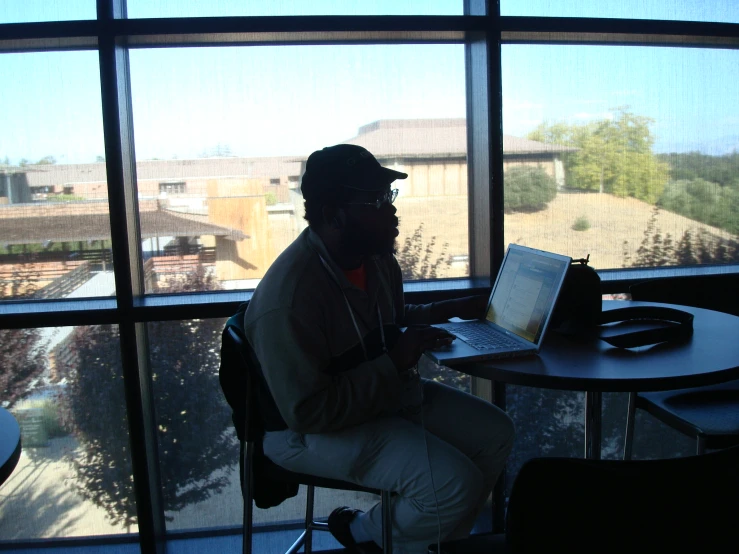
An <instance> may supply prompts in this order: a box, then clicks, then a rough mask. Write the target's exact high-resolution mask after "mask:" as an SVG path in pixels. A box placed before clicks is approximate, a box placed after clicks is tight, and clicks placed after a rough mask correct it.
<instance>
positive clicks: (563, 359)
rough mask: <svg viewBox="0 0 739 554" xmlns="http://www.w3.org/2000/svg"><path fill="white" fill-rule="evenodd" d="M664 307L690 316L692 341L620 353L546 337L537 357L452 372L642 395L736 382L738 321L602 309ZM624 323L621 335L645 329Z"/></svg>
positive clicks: (704, 313) (696, 311) (708, 313)
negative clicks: (660, 311) (666, 312)
mask: <svg viewBox="0 0 739 554" xmlns="http://www.w3.org/2000/svg"><path fill="white" fill-rule="evenodd" d="M628 306H666V307H670V308H676V309H680V310H683V311H686V312H690V313H692V314H693V315H694V320H693V337H692V338H691V339H690V340H688V341H687V342H683V343H662V344H657V345H653V346H649V347H646V346H645V347H640V348H638V349H630V350H625V349H620V348H616V347H614V346H611V345H610V344H608V343H606V342H604V341H602V340H599V339H597V338H592V339H575V338H572V337H567V336H564V335H560V334H558V333H554V332H549V333H548V335H547V336H546V338H545V340H544V344H543V346H542V348H541V351H540V352H539V354H538V355H536V356H527V357H524V358H506V359H501V360H490V361H485V362H471V363H467V364H461V365H458V366H454V369H456V370H458V371H462V372H464V373H467V374H469V375H474V376H476V377H483V378H486V379H491V380H494V381H501V382H504V383H510V384H514V385H525V386H531V387H539V388H547V389H559V390H578V391H591V392H647V391H657V390H675V389H682V388H690V387H698V386H704V385H713V384H716V383H722V382H725V381H730V380H733V379H739V317H736V316H732V315H729V314H725V313H722V312H715V311H712V310H704V309H701V308H693V307H689V306H677V305H674V304H657V303H655V302H635V301H619V300H607V301H604V302H603V309H604V310H611V309H614V308H620V307H628ZM645 328H647V327H645V325H644V324H629V325H627V326H626V327H625V328H624V329H623V330H624V332H626V331H628V330H640V329H645Z"/></svg>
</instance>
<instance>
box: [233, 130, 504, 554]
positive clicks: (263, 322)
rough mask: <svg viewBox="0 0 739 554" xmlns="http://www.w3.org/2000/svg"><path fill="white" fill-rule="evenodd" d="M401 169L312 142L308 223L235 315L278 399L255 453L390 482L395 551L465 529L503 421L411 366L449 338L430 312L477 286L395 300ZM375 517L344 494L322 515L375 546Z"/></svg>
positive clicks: (300, 466)
mask: <svg viewBox="0 0 739 554" xmlns="http://www.w3.org/2000/svg"><path fill="white" fill-rule="evenodd" d="M406 177H407V175H406V174H405V173H400V172H398V171H394V170H391V169H388V168H384V167H382V166H381V165H380V164H379V163H378V161H377V160H376V159H375V157H374V156H373V155H372V154H370V153H369V152H368V151H367V150H365V149H364V148H361V147H359V146H355V145H347V144H341V145H337V146H332V147H328V148H324V149H323V150H319V151H317V152H314V153H313V154H311V156H310V157H309V158H308V161H307V164H306V170H305V173H304V175H303V180H302V185H301V188H302V192H303V197H304V200H305V210H306V212H305V218H306V220H307V221H308V223H309V226H308V228H307V229H306V230H305V231H304V232H303V233H301V234H300V236H298V238H297V239H296V240H295V241H294V242H293V243H292V244H291V245H290V246H289V247H288V248H287V249H286V250H285V251H284V252H283V253H282V254H281V255H280V256H279V257H278V258H277V260H276V261H275V262H274V264H272V266H271V268H270V269H269V271H267V273H266V275H265V276H264V278H263V279H262V281H261V283H260V284H259V286H258V287H257V289H256V291H255V293H254V296H253V298H252V300H251V302H250V304H249V308H248V309H247V311H246V316H245V320H244V323H245V331H246V336H247V338H248V340H249V342H250V344H251V345H252V347H253V348H254V351H255V354H256V357H257V360H258V362H259V364H260V365H261V369H262V372H263V373H264V376H265V378H266V381H267V384H268V387H269V390H270V392H271V394H272V396H273V398H274V401H275V404H276V406H277V411H278V412H279V413H273V414H267V415H266V418H265V419H266V421H265V429H266V430H267V433H266V434H265V437H264V443H263V445H264V453H265V454H266V455H267V456H268V457H269V458H270V459H271V460H272V461H274V462H275V463H277V464H278V465H280V466H282V467H284V468H286V469H288V470H291V471H295V472H301V473H307V474H311V475H316V476H320V477H327V478H332V479H341V480H345V481H350V482H353V483H356V484H359V485H362V486H365V487H370V488H374V489H381V490H389V491H391V492H393V493H395V494H394V496H393V498H392V504H393V506H392V514H393V541H394V550H395V551H396V552H399V553H409V554H426V553H427V549H428V547H429V544H430V543H434V542H436V540H437V533H439V534H440V536H441V539H443V540H446V539H456V538H463V537H465V536H467V535H468V534H469V533H470V531H471V529H472V527H473V524H474V522H475V519H476V517H477V514H478V513H479V511H480V510H481V508H482V507H483V505H484V503H485V502H486V500H487V498H488V496H489V495H490V492H491V490H492V488H493V485H494V484H495V482H496V480H497V479H498V476H499V474H500V472H501V470H502V468H503V466H504V464H505V460H506V457H507V456H508V453H509V452H510V449H511V446H512V443H513V424H512V422H511V420H510V418H509V417H508V416H507V415H506V414H505V413H504V412H503V411H501V410H499V409H498V408H497V407H495V406H494V405H492V404H490V403H488V402H485V401H483V400H481V399H479V398H476V397H474V396H472V395H470V394H467V393H465V392H462V391H459V390H456V389H453V388H451V387H448V386H445V385H443V384H440V383H437V382H434V381H429V380H426V379H419V378H418V373H417V371H414V369H415V368H416V365H417V363H418V361H419V358H420V357H421V354H422V353H423V351H424V350H426V349H430V348H436V347H442V346H444V345H448V344H449V343H450V342H451V340H452V337H451V336H450V335H448V334H447V333H446V331H443V330H440V329H437V328H435V327H431V326H429V324H430V323H437V322H443V321H446V320H447V319H449V318H450V317H453V316H458V317H462V318H468V319H471V318H474V317H478V316H479V315H480V314H481V313H482V312H483V311H484V309H485V304H486V300H487V298H485V297H477V296H473V297H467V298H462V299H456V300H447V301H441V302H434V303H432V304H426V305H410V304H405V302H404V299H403V282H402V275H401V270H400V266H399V265H398V262H397V261H396V259H395V257H394V255H393V254H394V253H395V239H396V237H397V236H398V217H397V216H396V215H395V214H396V211H397V210H396V208H395V207H394V206H393V201H394V200H395V198H396V195H397V189H391V184H392V182H393V181H394V180H396V179H405V178H406ZM406 326H407V329H406V330H405V331H404V332H401V330H400V329H401V327H406ZM422 425H425V432H424V429H423V427H422ZM430 468H431V470H432V471H430ZM381 519H382V518H381V508H380V507H379V504H376V505H375V506H373V507H372V508H371V509H370V510H368V511H367V512H366V513H365V512H362V511H361V510H356V509H350V508H348V507H345V506H342V507H339V508H337V509H335V510H334V511H333V512H332V513H331V515H330V516H329V528H330V530H331V532H332V534H333V535H334V537H336V539H337V540H338V541H339V542H340V543H342V544H343V545H344V546H346V547H347V548H348V549H349V550H350V551H351V552H375V551H378V547H377V544H379V543H380V542H381V536H382V523H381Z"/></svg>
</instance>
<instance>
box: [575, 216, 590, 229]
mask: <svg viewBox="0 0 739 554" xmlns="http://www.w3.org/2000/svg"><path fill="white" fill-rule="evenodd" d="M588 229H590V221H589V220H588V217H587V216H585V215H581V216H580V217H578V218H577V219H576V220H575V223H573V224H572V230H573V231H587V230H588Z"/></svg>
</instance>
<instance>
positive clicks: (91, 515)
mask: <svg viewBox="0 0 739 554" xmlns="http://www.w3.org/2000/svg"><path fill="white" fill-rule="evenodd" d="M0 357H1V359H0V388H1V389H2V390H3V391H5V392H4V393H3V405H4V406H5V407H6V408H7V409H9V410H10V412H11V413H12V414H13V415H14V416H15V418H16V419H17V420H18V422H19V424H20V427H21V441H22V445H23V446H22V453H21V458H20V461H19V462H18V465H17V466H16V468H15V470H14V471H13V473H12V474H11V476H10V477H9V478H8V480H7V481H6V482H5V483H4V484H3V486H2V488H1V489H0V536H2V538H3V539H4V540H21V539H40V538H51V537H89V536H94V535H111V534H122V533H135V532H137V530H138V526H137V523H136V506H135V503H134V496H133V477H132V473H131V459H130V446H129V437H128V423H127V418H126V402H125V398H124V389H123V372H122V369H121V356H120V347H119V342H118V330H117V327H114V326H95V327H58V328H44V329H20V330H0Z"/></svg>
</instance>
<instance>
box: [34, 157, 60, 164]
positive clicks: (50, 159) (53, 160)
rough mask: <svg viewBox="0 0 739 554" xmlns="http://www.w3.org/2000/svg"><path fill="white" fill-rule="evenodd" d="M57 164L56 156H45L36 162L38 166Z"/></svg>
mask: <svg viewBox="0 0 739 554" xmlns="http://www.w3.org/2000/svg"><path fill="white" fill-rule="evenodd" d="M55 163H56V158H55V157H54V156H44V157H43V158H41V159H40V160H39V161H37V162H36V165H54V164H55Z"/></svg>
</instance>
